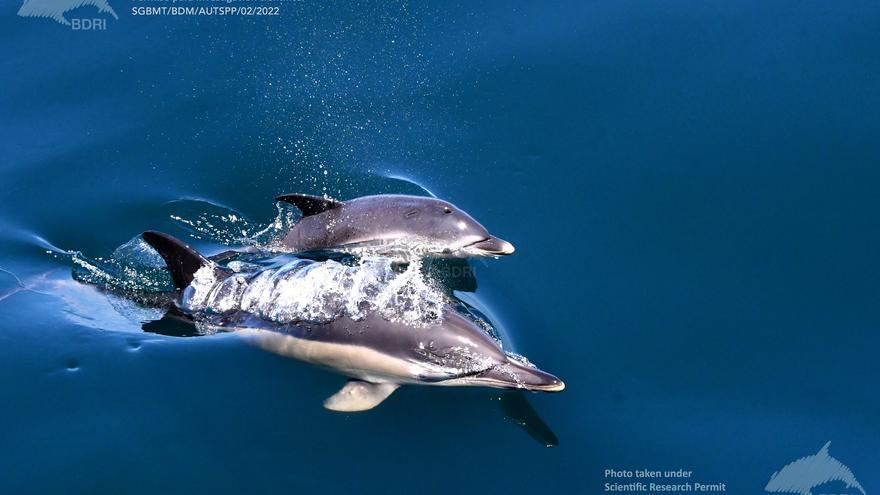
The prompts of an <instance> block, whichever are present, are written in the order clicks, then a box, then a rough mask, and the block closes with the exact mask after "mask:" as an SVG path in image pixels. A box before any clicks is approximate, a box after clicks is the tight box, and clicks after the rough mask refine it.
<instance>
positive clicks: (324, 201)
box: [275, 194, 342, 217]
mask: <svg viewBox="0 0 880 495" xmlns="http://www.w3.org/2000/svg"><path fill="white" fill-rule="evenodd" d="M275 200H276V201H284V202H285V203H291V204H293V205H294V206H296V207H297V208H299V210H300V211H301V212H302V214H303V216H304V217H307V216H310V215H317V214H318V213H323V212H325V211H327V210H332V209H333V208H339V207H340V206H342V202H341V201H336V200H335V199H330V198H324V197H321V196H312V195H310V194H282V195H281V196H278V197H276V198H275Z"/></svg>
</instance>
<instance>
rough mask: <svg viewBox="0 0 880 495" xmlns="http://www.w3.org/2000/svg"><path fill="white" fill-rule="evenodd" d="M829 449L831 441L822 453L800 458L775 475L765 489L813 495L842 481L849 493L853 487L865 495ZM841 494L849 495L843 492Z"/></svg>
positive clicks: (847, 469) (854, 478) (846, 468)
mask: <svg viewBox="0 0 880 495" xmlns="http://www.w3.org/2000/svg"><path fill="white" fill-rule="evenodd" d="M829 446H831V442H828V443H826V444H825V446H824V447H822V448H821V449H819V452H817V453H815V454H813V455H808V456H806V457H801V458H800V459H798V460H796V461H794V462H792V463H790V464H787V465H786V466H785V467H783V468H782V469H780V470H779V471H776V472H775V473H773V476H771V477H770V481H769V482H768V483H767V486H765V487H764V490H766V491H768V492H771V493H798V494H800V495H813V489H814V488H816V487H819V486H822V485H824V484H825V483H829V482H832V481H839V482H842V483H844V484H845V485H846V488H847V489H848V490H849V489H852V488H854V489H856V490H858V491H860V492H861V493H862V495H865V489H864V488H862V485H860V484H859V482H858V481H856V477H855V475H853V472H852V471H850V469H849V468H848V467H846V466H844V465H843V463H842V462H840V461H838V460H837V459H835V458H833V457H831V454H829V453H828V447H829ZM829 495H830V494H829ZM840 495H846V494H845V493H843V492H841V493H840Z"/></svg>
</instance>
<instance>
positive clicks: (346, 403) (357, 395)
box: [324, 380, 400, 412]
mask: <svg viewBox="0 0 880 495" xmlns="http://www.w3.org/2000/svg"><path fill="white" fill-rule="evenodd" d="M399 386H400V385H398V384H396V383H370V382H364V381H360V380H349V381H348V383H346V384H345V386H344V387H342V389H341V390H340V391H339V392H336V393H335V394H333V395H332V396H330V397H328V398H327V400H325V401H324V407H326V408H327V409H330V410H331V411H338V412H358V411H367V410H369V409H372V408H374V407H376V406H378V405H379V404H381V403H382V401H383V400H385V399H387V398H388V396H389V395H391V394H392V392H394V391H395V390H397V387H399Z"/></svg>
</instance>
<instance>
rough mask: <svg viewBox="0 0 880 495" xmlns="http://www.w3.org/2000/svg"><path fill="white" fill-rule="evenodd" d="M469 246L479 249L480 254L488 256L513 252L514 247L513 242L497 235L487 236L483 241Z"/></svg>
mask: <svg viewBox="0 0 880 495" xmlns="http://www.w3.org/2000/svg"><path fill="white" fill-rule="evenodd" d="M470 247H471V248H473V249H476V250H477V251H480V253H482V254H486V255H490V256H501V255H508V254H513V251H514V249H515V248H514V247H513V244H511V243H509V242H507V241H505V240H504V239H499V238H497V237H489V238H488V239H486V240H485V241H480V242H478V243H476V244H473V245H471V246H470Z"/></svg>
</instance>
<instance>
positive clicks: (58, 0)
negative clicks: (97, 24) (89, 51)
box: [18, 0, 119, 26]
mask: <svg viewBox="0 0 880 495" xmlns="http://www.w3.org/2000/svg"><path fill="white" fill-rule="evenodd" d="M86 5H91V6H93V7H95V8H97V9H98V12H100V13H102V14H104V13H106V14H110V15H112V16H113V18H114V19H117V20H118V19H119V16H117V15H116V11H114V10H113V7H111V6H110V4H109V3H107V0H24V3H23V4H22V6H21V8H20V9H18V15H19V16H20V17H48V18H49V19H54V20H55V21H57V22H59V23H61V24H64V25H65V26H70V21H68V20H67V19H66V18H65V17H64V14H66V13H67V12H70V11H71V10H74V9H77V8H79V7H83V6H86Z"/></svg>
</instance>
